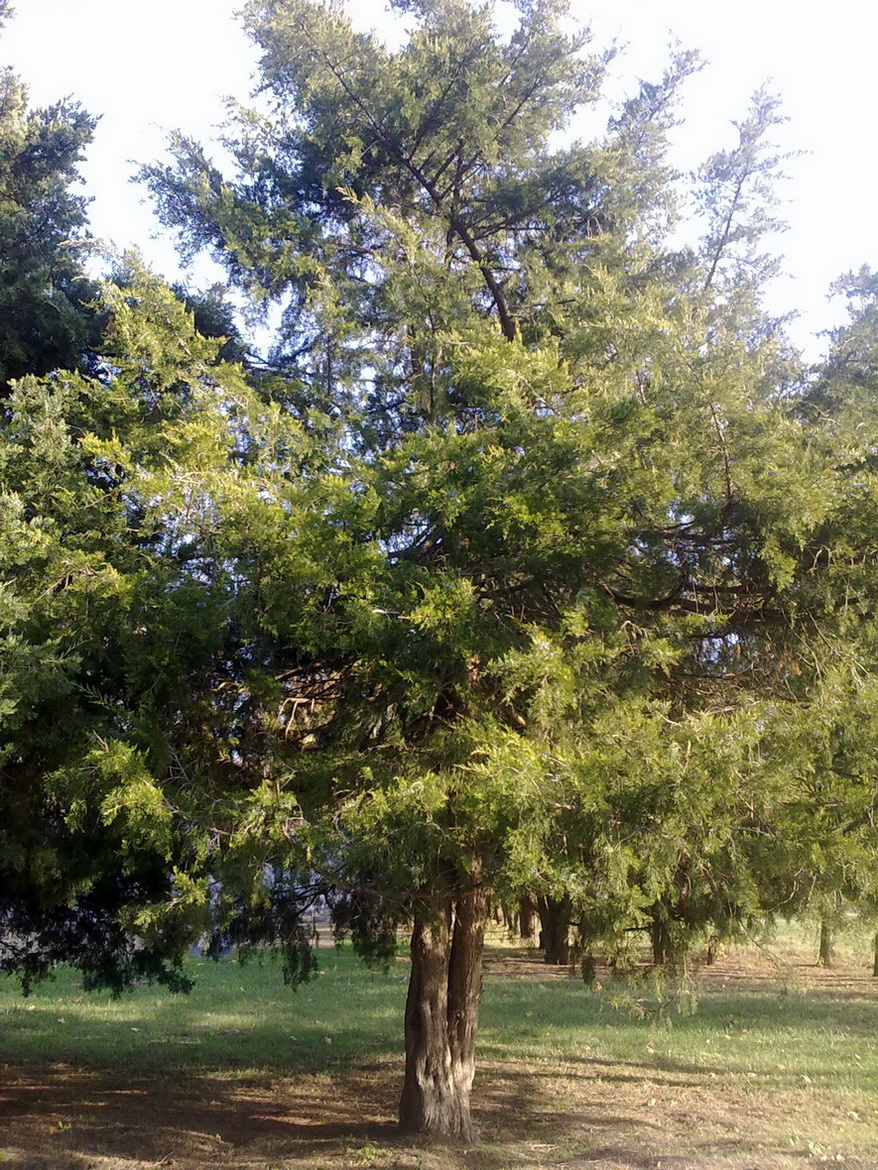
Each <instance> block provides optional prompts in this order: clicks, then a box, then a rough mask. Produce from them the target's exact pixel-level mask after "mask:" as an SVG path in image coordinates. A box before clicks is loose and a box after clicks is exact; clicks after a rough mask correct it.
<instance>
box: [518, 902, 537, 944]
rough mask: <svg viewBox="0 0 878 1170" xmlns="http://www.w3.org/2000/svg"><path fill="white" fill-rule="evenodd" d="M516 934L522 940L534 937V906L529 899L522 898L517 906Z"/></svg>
mask: <svg viewBox="0 0 878 1170" xmlns="http://www.w3.org/2000/svg"><path fill="white" fill-rule="evenodd" d="M518 933H519V936H520V937H521V938H523V939H529V938H533V936H534V904H533V902H532V901H531V899H530V898H522V899H521V901H520V902H519V904H518Z"/></svg>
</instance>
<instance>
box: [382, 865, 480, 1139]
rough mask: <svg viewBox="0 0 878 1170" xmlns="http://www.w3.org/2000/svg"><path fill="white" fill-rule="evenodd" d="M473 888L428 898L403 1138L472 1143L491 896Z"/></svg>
mask: <svg viewBox="0 0 878 1170" xmlns="http://www.w3.org/2000/svg"><path fill="white" fill-rule="evenodd" d="M478 876H479V875H478V873H477V872H476V873H474V874H473V875H471V877H470V878H468V879H467V888H466V889H460V888H457V889H453V890H451V891H450V892H448V893H443V894H440V895H434V896H432V897H425V898H424V899H423V900H422V901H421V902H420V903H419V904H418V906H417V909H416V912H415V924H414V930H413V932H412V944H411V954H412V969H411V976H410V978H409V989H408V998H407V999H406V1007H405V1082H404V1084H403V1090H402V1097H401V1098H400V1102H399V1128H400V1130H401V1131H402V1132H403V1133H424V1134H431V1135H433V1136H436V1137H456V1138H460V1139H462V1140H464V1141H471V1140H472V1137H473V1128H472V1120H471V1117H470V1092H471V1089H472V1083H473V1077H474V1076H475V1043H476V1032H477V1030H478V1023H479V1004H480V1002H481V994H482V948H483V945H484V938H485V914H486V896H485V893H484V892H483V891H482V890H480V889H479V888H478V885H477V881H478Z"/></svg>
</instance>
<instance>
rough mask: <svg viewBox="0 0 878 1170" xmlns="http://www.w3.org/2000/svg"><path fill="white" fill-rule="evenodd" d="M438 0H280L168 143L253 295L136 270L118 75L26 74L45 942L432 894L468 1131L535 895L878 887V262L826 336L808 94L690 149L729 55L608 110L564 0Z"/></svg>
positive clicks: (273, 0) (21, 463)
mask: <svg viewBox="0 0 878 1170" xmlns="http://www.w3.org/2000/svg"><path fill="white" fill-rule="evenodd" d="M395 7H396V8H397V9H398V10H400V11H402V12H403V13H405V14H406V15H407V18H408V27H409V31H408V34H407V38H406V39H405V40H404V42H403V43H402V44H401V45H400V46H399V47H397V48H388V47H386V46H385V45H383V44H382V43H381V42H380V41H379V40H378V39H377V38H376V37H375V36H373V35H366V34H363V33H360V32H357V31H356V30H355V29H354V28H353V27H352V25H351V23H350V21H349V20H348V19H347V17H346V15H345V12H344V9H343V8H342V7H341V6H340V5H338V4H335V3H332V2H327V3H320V2H318V0H251V3H250V4H249V5H248V7H247V9H246V14H245V17H244V23H245V28H246V31H247V34H248V35H249V36H250V37H251V38H252V39H253V40H254V41H255V43H256V44H257V45H258V47H259V49H260V51H261V60H260V66H259V78H258V83H259V94H260V98H259V102H258V104H257V105H254V106H253V107H252V108H250V107H246V106H239V107H236V108H235V109H233V110H232V112H231V115H230V123H229V125H228V127H227V128H226V131H225V136H224V139H223V153H222V160H221V161H216V160H215V159H214V158H213V157H212V155H211V153H210V149H211V148H210V146H209V145H206V144H203V143H199V142H196V141H191V140H189V139H186V138H184V137H182V136H179V135H177V136H175V137H174V138H173V140H172V141H171V143H170V144H169V149H170V156H169V157H170V161H166V162H165V163H162V164H153V165H147V166H145V167H144V168H143V169H142V172H141V175H140V179H141V181H142V182H143V183H144V184H145V185H146V188H147V190H148V191H149V192H150V193H151V195H152V197H153V199H154V201H155V206H156V211H157V215H158V217H159V220H160V221H161V222H162V223H163V224H164V225H165V226H166V227H169V228H171V229H173V230H174V231H175V232H176V233H177V234H178V236H179V241H180V246H181V249H182V250H183V252H184V254H186V255H189V256H194V255H197V254H199V253H206V254H209V255H210V256H212V257H213V258H214V259H215V260H217V261H218V262H219V263H220V264H221V265H222V267H223V268H224V270H225V272H226V274H227V287H226V288H225V289H223V290H217V289H214V290H211V291H209V292H207V293H198V292H194V291H191V290H184V289H181V288H179V287H169V286H168V285H167V284H166V283H165V282H164V281H163V280H161V279H160V278H159V277H158V276H156V275H155V274H153V273H151V272H150V271H149V270H148V269H146V268H145V267H144V266H143V265H142V264H141V263H140V262H139V261H138V259H137V258H136V257H132V256H128V257H125V258H123V259H122V260H119V261H117V262H116V263H115V266H114V267H113V269H112V270H111V271H110V272H109V273H108V274H107V276H106V277H105V279H103V280H102V281H92V280H90V279H89V278H88V276H87V274H86V261H87V258H88V257H89V252H90V247H91V245H90V240H89V236H88V225H87V207H86V204H85V202H84V201H83V200H82V198H81V197H80V196H78V195H75V194H74V193H73V184H74V182H75V180H76V167H77V164H78V162H79V161H80V159H81V158H82V156H83V152H84V151H85V149H86V148H87V145H88V142H89V140H90V137H91V134H92V131H93V129H94V121H93V119H92V118H91V117H90V116H89V115H87V114H85V113H84V112H83V111H82V110H81V109H80V108H79V107H78V106H76V105H75V104H71V103H61V104H59V105H57V106H55V107H52V108H50V109H46V110H32V109H30V108H29V107H28V104H27V96H26V93H25V91H24V88H23V87H22V85H21V83H20V82H19V81H18V80H17V78H16V77H15V75H14V73H13V72H12V71H10V70H7V71H6V72H5V73H4V74H3V76H2V78H0V141H2V143H3V151H2V153H0V393H2V418H0V561H2V585H0V720H2V723H0V968H2V969H3V970H5V971H7V972H17V973H18V975H19V976H20V977H21V979H22V981H23V984H24V987H25V989H28V988H29V986H30V985H31V984H32V982H33V981H34V980H36V979H39V978H41V977H43V976H44V975H45V974H47V973H48V972H49V971H50V970H51V968H52V966H53V965H54V964H56V963H58V962H72V963H74V964H75V965H77V966H78V967H79V969H80V970H81V972H82V976H83V980H84V983H85V985H86V986H87V987H99V986H109V987H111V988H113V989H115V990H121V989H123V988H124V987H125V986H128V985H129V984H130V983H131V982H132V981H134V980H137V979H142V978H149V979H157V980H159V981H160V982H162V983H166V984H168V985H169V986H171V987H174V988H178V989H181V988H185V987H186V985H187V977H186V973H185V969H184V968H183V966H182V960H181V957H182V955H183V954H184V953H185V950H186V948H187V947H188V946H189V945H191V944H192V942H193V941H194V940H197V939H199V938H202V937H204V936H205V935H207V936H208V938H209V940H210V944H209V945H210V947H211V948H213V949H214V950H217V951H218V950H219V949H220V948H222V947H223V946H224V945H226V944H227V943H228V942H230V941H231V942H234V943H235V944H237V945H238V946H239V947H240V948H241V949H242V951H243V952H244V953H246V951H247V950H248V948H252V947H257V946H263V945H265V944H266V943H268V944H271V945H275V946H278V947H280V948H281V949H282V950H283V951H284V955H285V972H286V976H287V978H288V979H289V980H291V981H293V982H295V981H298V980H301V979H304V978H307V976H308V974H309V973H310V971H311V969H312V964H313V954H312V950H311V946H310V943H311V941H312V940H311V938H310V934H309V926H308V923H309V913H308V912H309V910H310V908H311V907H312V906H313V905H314V903H315V901H316V900H317V899H320V898H325V899H327V900H328V902H329V904H330V906H331V908H332V912H333V916H334V918H335V921H336V923H337V925H338V927H339V929H344V930H346V931H348V932H350V934H351V936H352V938H353V940H354V943H355V945H356V946H357V948H358V950H359V951H360V953H361V954H362V955H363V956H364V957H365V958H367V959H371V960H378V961H380V960H382V959H387V958H388V957H389V956H390V955H392V954H393V952H394V949H395V947H396V943H397V937H398V934H399V931H400V930H401V929H403V928H406V929H408V930H409V931H410V936H411V960H412V965H411V981H410V986H409V992H408V998H407V1003H406V1009H405V1048H406V1065H405V1079H404V1086H403V1090H402V1097H401V1104H400V1122H401V1125H402V1128H403V1129H404V1130H407V1131H416V1132H426V1133H432V1134H453V1135H459V1136H463V1137H468V1136H470V1135H471V1132H472V1131H471V1121H470V1105H469V1102H470V1090H471V1086H472V1081H473V1076H474V1071H475V1039H476V1031H477V1025H478V1005H479V997H480V991H481V952H482V945H483V939H484V931H485V925H486V921H487V919H488V916H489V913H490V909H491V906H492V905H496V904H498V903H503V904H505V905H507V906H515V905H518V904H519V903H521V902H524V904H525V905H533V906H538V907H539V908H540V909H541V912H542V915H543V919H544V931H545V933H546V938H547V940H548V939H549V938H556V940H557V941H558V945H559V946H560V947H561V953H562V954H563V953H564V952H563V947H564V946H566V942H567V937H568V936H567V930H568V924H569V923H574V924H575V926H576V932H577V940H578V941H577V945H578V946H579V947H580V949H581V950H582V952H583V953H584V954H586V955H589V954H591V953H597V952H598V951H602V952H605V953H606V952H610V953H613V952H614V951H617V950H619V949H620V948H621V946H622V940H624V939H625V938H626V937H628V935H629V934H630V932H631V930H632V929H637V930H646V931H648V932H649V933H650V936H651V939H652V943H653V948H654V952H655V955H656V957H657V958H658V959H659V960H666V959H670V958H672V957H674V956H679V955H680V954H682V953H685V951H686V950H687V949H688V948H690V947H692V946H693V945H695V944H696V943H697V942H700V941H703V940H704V939H707V938H711V939H725V938H732V937H734V936H735V934H736V933H737V932H739V931H741V930H742V929H745V928H747V927H748V926H749V925H750V924H752V923H753V922H754V921H757V920H760V919H762V918H765V917H771V916H779V915H780V916H793V915H795V914H799V913H802V912H805V911H810V912H812V913H815V914H817V915H818V916H820V917H821V918H822V919H823V920H824V921H825V922H826V924H827V926H830V925H831V924H832V922H833V921H834V920H836V919H837V918H838V917H839V916H840V915H842V914H843V913H844V912H845V910H846V909H849V908H856V909H857V910H858V911H860V912H861V913H863V914H865V915H867V916H868V915H872V914H874V913H875V910H876V892H878V887H876V877H875V864H874V857H875V847H876V829H875V798H876V782H875V777H876V755H878V683H876V675H875V660H876V650H878V643H876V623H875V613H874V605H875V598H876V553H878V530H876V525H875V519H874V517H875V502H876V499H878V475H876V451H878V448H876V440H875V435H876V433H878V428H876V423H878V417H876V395H875V388H876V381H878V364H876V362H878V328H876V326H878V301H876V293H878V278H876V277H874V276H872V275H871V274H870V273H869V272H868V271H867V270H865V269H864V270H863V271H862V272H860V273H859V274H853V275H850V276H848V277H846V278H844V279H843V281H842V282H840V284H839V291H841V292H844V293H845V294H846V295H847V297H848V302H849V305H850V319H849V323H848V324H847V325H845V326H844V327H842V328H840V329H838V330H837V331H836V332H835V333H834V335H833V337H832V343H831V348H830V352H829V355H828V357H827V358H826V359H825V360H824V361H823V362H821V363H820V365H819V366H817V367H814V368H809V367H807V366H806V365H805V364H804V363H803V361H802V360H801V358H800V357H799V355H798V354H797V353H796V352H795V350H794V349H793V347H792V346H791V344H790V343H789V341H788V339H787V337H786V335H785V332H784V322H783V321H782V320H777V319H774V318H772V317H771V316H770V315H769V314H768V313H767V311H766V310H765V308H764V306H763V300H762V294H763V291H764V287H765V282H766V281H767V280H768V279H769V277H770V276H771V275H772V274H773V272H774V270H775V267H776V262H775V260H774V259H773V258H772V256H771V255H770V254H769V252H768V251H767V244H766V237H767V234H768V233H770V232H771V231H773V230H774V229H775V228H776V226H777V220H776V213H777V210H776V209H777V195H776V191H777V180H778V178H779V177H780V171H781V168H782V161H783V160H782V159H781V158H780V157H779V156H778V153H777V149H776V147H774V146H773V144H772V137H773V132H774V130H775V128H776V126H777V124H778V122H779V121H780V120H781V115H780V111H779V107H778V103H777V101H776V99H775V98H773V97H772V96H771V95H769V94H767V93H765V92H759V93H757V94H756V95H755V96H754V99H753V102H752V105H751V108H750V109H749V111H747V113H746V116H745V117H743V118H742V120H741V121H740V123H738V124H737V126H736V140H735V141H734V142H733V143H732V144H731V145H730V146H728V147H727V148H726V149H722V150H719V151H718V152H717V153H715V154H714V155H713V156H711V157H710V158H709V159H707V160H706V162H705V163H704V165H703V166H702V167H701V169H700V171H699V172H698V174H697V175H695V176H692V177H691V180H689V181H686V180H684V179H683V177H681V176H679V175H676V174H675V173H674V171H673V169H672V168H671V166H670V164H669V162H668V158H667V149H668V135H669V132H670V130H671V128H672V126H673V125H674V124H675V120H676V117H677V114H676V103H677V101H678V98H679V94H680V91H681V87H683V86H684V85H685V81H686V78H687V77H688V76H689V75H690V74H691V73H692V72H693V70H695V69H696V68H698V67H699V63H698V62H697V60H696V59H695V57H694V56H693V55H692V54H688V53H680V54H678V55H677V56H676V57H674V58H673V59H672V60H671V62H670V63H669V65H668V68H667V70H666V72H665V74H664V76H663V77H662V78H661V79H659V80H658V81H656V82H643V83H641V85H640V87H639V89H638V91H637V92H636V93H635V94H634V96H633V97H631V98H629V99H628V100H626V101H624V102H623V103H622V104H621V105H619V106H618V107H616V108H614V109H613V111H612V113H611V115H610V116H609V119H608V122H607V126H606V130H605V132H604V133H603V134H602V135H600V136H599V137H597V138H596V139H594V140H591V141H572V140H571V137H570V134H569V133H567V134H564V133H562V132H564V131H566V130H567V129H568V127H569V126H570V123H571V120H572V119H573V117H574V115H575V114H576V113H577V112H578V111H580V110H581V109H582V108H583V107H587V106H589V105H594V104H595V103H598V102H600V101H601V100H602V85H603V82H604V78H605V74H606V69H607V66H608V64H609V61H610V59H611V53H609V52H603V51H601V50H600V49H596V48H595V47H594V46H593V45H592V44H591V42H590V40H589V37H588V34H587V33H586V32H585V31H575V30H573V31H571V28H570V25H569V22H568V21H567V18H566V17H567V14H566V8H565V5H564V3H563V2H562V0H518V3H517V5H516V10H517V13H518V22H517V24H516V26H515V27H514V28H513V29H512V31H511V32H508V31H507V32H502V31H500V30H499V29H498V28H497V27H496V26H495V24H494V20H493V15H492V11H491V9H490V7H477V6H473V5H471V4H470V3H467V2H464V0H398V2H397V3H396V4H395ZM4 13H6V14H7V15H8V13H7V3H6V0H0V17H2V15H3V14H4ZM684 219H685V220H686V222H687V223H688V224H689V227H690V231H689V237H690V238H691V239H692V240H693V241H695V242H693V243H690V244H686V245H681V244H680V243H679V232H678V231H677V230H676V229H677V228H678V227H679V225H680V223H681V221H682V220H684ZM692 225H695V228H696V229H697V230H692ZM699 233H700V234H699ZM241 306H244V310H243V315H242V311H241ZM268 309H272V310H274V311H275V312H274V317H273V319H275V320H277V321H279V325H278V326H277V328H276V330H275V331H274V336H273V340H272V344H271V348H270V350H269V352H268V353H267V355H261V356H259V355H257V354H256V352H255V349H254V343H253V341H252V339H248V338H247V336H246V329H247V326H245V325H244V324H242V322H243V321H249V322H251V324H252V322H254V321H256V320H258V319H259V314H265V312H266V311H267V310H268ZM565 957H566V956H565Z"/></svg>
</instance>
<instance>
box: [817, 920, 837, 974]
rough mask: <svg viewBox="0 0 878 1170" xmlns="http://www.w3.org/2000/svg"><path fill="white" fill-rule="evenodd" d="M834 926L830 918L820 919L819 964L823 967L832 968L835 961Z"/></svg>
mask: <svg viewBox="0 0 878 1170" xmlns="http://www.w3.org/2000/svg"><path fill="white" fill-rule="evenodd" d="M833 952H834V948H833V939H832V924H831V923H830V921H829V919H828V918H821V919H820V951H819V954H818V956H817V963H818V965H819V966H821V967H831V966H832V960H833Z"/></svg>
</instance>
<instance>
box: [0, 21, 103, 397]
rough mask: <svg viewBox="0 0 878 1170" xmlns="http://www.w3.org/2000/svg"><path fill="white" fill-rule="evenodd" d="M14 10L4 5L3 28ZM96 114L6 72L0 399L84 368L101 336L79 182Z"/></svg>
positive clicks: (0, 190) (1, 128) (2, 76)
mask: <svg viewBox="0 0 878 1170" xmlns="http://www.w3.org/2000/svg"><path fill="white" fill-rule="evenodd" d="M4 14H7V15H8V8H7V6H6V5H5V4H4V6H3V10H2V11H0V25H2V20H3V16H4ZM94 127H95V119H94V118H92V117H90V116H89V115H88V114H86V113H85V112H84V111H83V110H82V109H81V108H80V106H78V105H76V104H75V103H70V102H60V103H58V104H57V105H54V106H51V107H49V108H48V109H44V110H29V109H28V105H27V90H26V89H25V87H24V85H22V83H21V82H20V81H19V79H18V78H17V77H16V76H15V74H14V73H13V72H12V70H11V69H9V68H6V69H4V70H2V72H0V397H2V398H6V397H8V395H9V384H10V382H11V381H12V380H13V379H15V378H20V377H22V376H23V375H25V374H35V375H42V374H45V373H48V372H49V371H50V370H53V369H56V368H58V367H66V368H71V369H72V368H75V367H77V366H79V365H80V363H81V362H82V361H83V360H84V357H85V352H86V351H87V350H92V349H94V348H95V346H96V345H97V342H98V338H99V336H100V332H101V322H100V318H99V315H98V314H97V313H96V312H95V309H94V306H93V305H92V303H91V302H92V301H93V300H94V298H95V296H96V295H97V289H96V286H95V285H94V283H93V282H91V281H89V280H88V279H87V276H86V273H85V271H84V268H83V261H84V258H85V255H86V253H87V250H88V247H89V243H88V238H87V234H86V232H85V224H86V200H85V199H84V198H83V197H82V196H80V195H75V194H73V193H72V191H71V187H72V186H73V184H74V183H75V182H76V181H77V180H78V174H77V164H78V163H79V162H80V161H81V159H82V156H83V152H84V150H85V148H86V147H87V145H88V144H89V142H90V141H91V137H92V133H93V131H94Z"/></svg>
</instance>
